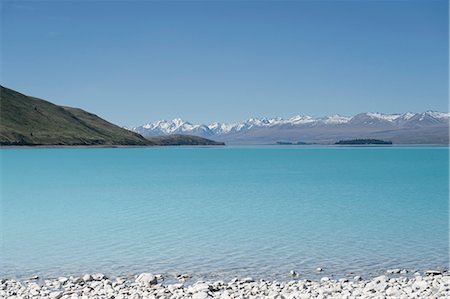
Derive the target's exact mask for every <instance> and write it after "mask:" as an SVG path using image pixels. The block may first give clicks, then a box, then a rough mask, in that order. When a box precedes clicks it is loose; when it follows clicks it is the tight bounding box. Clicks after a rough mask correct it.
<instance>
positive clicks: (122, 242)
mask: <svg viewBox="0 0 450 299" xmlns="http://www.w3.org/2000/svg"><path fill="white" fill-rule="evenodd" d="M0 153H1V206H0V209H1V224H0V225H1V227H0V231H1V234H2V235H1V241H0V242H1V251H0V277H18V278H20V277H27V276H31V275H40V276H42V277H55V276H60V275H79V274H82V273H89V272H103V273H105V274H109V275H126V274H134V273H139V272H152V273H165V274H167V275H172V274H173V275H175V274H180V273H189V274H191V275H193V276H194V277H196V278H203V279H229V278H232V277H234V276H239V277H244V276H252V277H254V278H265V279H283V278H286V279H288V276H287V273H288V272H289V271H290V270H296V271H297V272H299V273H300V274H301V275H302V276H303V277H314V276H315V275H317V273H315V271H314V269H315V268H317V267H322V268H324V272H323V273H321V274H320V275H325V274H326V275H327V276H333V275H335V276H344V275H347V274H348V273H350V272H352V273H355V274H358V275H366V276H368V275H377V274H379V273H380V272H382V271H384V270H386V269H389V268H405V269H409V270H411V271H413V270H425V269H429V268H442V267H447V266H448V263H449V251H448V250H449V236H448V232H449V231H448V228H449V225H448V211H449V209H448V197H449V188H448V181H449V176H448V164H449V157H448V153H449V150H448V148H446V147H435V148H434V147H380V148H377V147H376V148H372V147H368V148H360V147H358V148H352V147H349V148H335V147H329V148H327V147H324V148H310V147H220V148H197V147H195V148H194V147H181V148H118V149H106V148H96V149H83V148H76V149H1V150H0Z"/></svg>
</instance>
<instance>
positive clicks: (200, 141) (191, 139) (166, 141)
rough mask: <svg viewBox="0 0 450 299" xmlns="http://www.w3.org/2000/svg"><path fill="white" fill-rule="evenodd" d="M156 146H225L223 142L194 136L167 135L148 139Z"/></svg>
mask: <svg viewBox="0 0 450 299" xmlns="http://www.w3.org/2000/svg"><path fill="white" fill-rule="evenodd" d="M146 138H147V140H149V141H151V142H152V143H154V144H156V145H225V143H223V142H217V141H214V140H210V139H206V138H202V137H198V136H192V135H181V134H175V135H167V136H151V137H146Z"/></svg>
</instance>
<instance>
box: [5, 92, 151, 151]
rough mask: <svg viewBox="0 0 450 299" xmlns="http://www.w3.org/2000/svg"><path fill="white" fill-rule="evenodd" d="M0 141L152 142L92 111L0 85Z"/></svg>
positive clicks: (6, 143)
mask: <svg viewBox="0 0 450 299" xmlns="http://www.w3.org/2000/svg"><path fill="white" fill-rule="evenodd" d="M0 145H153V143H152V142H151V141H148V140H146V139H145V138H144V137H142V136H141V135H139V134H137V133H134V132H131V131H128V130H125V129H123V128H121V127H119V126H116V125H114V124H111V123H109V122H107V121H106V120H104V119H102V118H100V117H98V116H97V115H95V114H92V113H88V112H86V111H84V110H81V109H77V108H69V107H62V106H58V105H55V104H52V103H50V102H47V101H44V100H41V99H38V98H33V97H29V96H26V95H23V94H21V93H19V92H16V91H14V90H12V89H9V88H5V87H3V86H0Z"/></svg>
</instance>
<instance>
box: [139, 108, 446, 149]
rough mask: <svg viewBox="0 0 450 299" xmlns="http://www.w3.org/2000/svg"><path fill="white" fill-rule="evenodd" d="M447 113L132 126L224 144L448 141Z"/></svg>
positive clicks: (175, 121)
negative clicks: (387, 140) (346, 140)
mask: <svg viewBox="0 0 450 299" xmlns="http://www.w3.org/2000/svg"><path fill="white" fill-rule="evenodd" d="M449 119H450V113H448V112H436V111H426V112H420V113H411V112H407V113H403V114H383V113H378V112H376V113H374V112H366V113H360V114H356V115H354V116H342V115H332V116H326V117H316V118H315V117H311V116H304V115H296V116H293V117H291V118H288V119H283V118H280V117H276V118H251V119H248V120H246V121H243V122H238V123H219V122H214V123H210V124H208V125H206V124H192V123H190V122H188V121H184V120H182V119H180V118H175V119H173V120H171V121H166V120H161V121H157V122H155V123H148V124H145V125H142V126H139V127H135V128H132V130H133V131H135V132H137V133H139V134H141V135H143V136H161V135H168V134H190V135H195V136H200V137H209V138H214V139H216V140H220V141H225V142H227V143H249V144H252V143H274V142H277V141H279V140H284V141H292V142H298V141H305V142H323V143H334V142H336V141H338V140H340V139H344V138H382V139H393V141H394V142H395V143H406V144H408V143H409V144H410V143H419V144H420V143H438V144H442V143H448V140H449V137H448V130H449Z"/></svg>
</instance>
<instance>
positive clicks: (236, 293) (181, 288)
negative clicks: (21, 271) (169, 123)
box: [0, 269, 450, 299]
mask: <svg viewBox="0 0 450 299" xmlns="http://www.w3.org/2000/svg"><path fill="white" fill-rule="evenodd" d="M405 271H406V270H401V269H391V270H387V271H386V274H383V275H380V276H377V277H373V278H368V279H365V278H362V277H361V276H354V277H353V278H340V279H337V278H330V277H327V276H326V275H324V276H323V277H321V278H320V279H319V280H310V279H304V278H295V277H292V278H291V279H290V280H285V281H277V280H263V279H260V280H254V279H252V278H250V277H247V278H234V279H231V280H229V281H224V280H214V281H201V280H200V281H195V282H189V279H190V277H189V276H188V275H179V276H178V282H169V283H165V277H164V275H160V274H155V275H153V274H151V273H141V274H139V275H133V276H127V277H107V276H105V275H104V274H101V273H97V274H85V275H82V276H75V277H74V276H71V277H64V276H61V277H58V278H54V279H46V280H43V279H40V278H39V277H37V276H36V277H31V278H30V279H28V280H15V279H0V297H5V298H23V297H26V296H28V297H39V298H51V299H69V298H70V299H77V298H115V299H120V298H123V299H124V298H134V299H140V298H161V299H163V298H173V299H176V298H192V299H206V298H223V299H226V298H286V299H296V298H325V297H326V298H380V296H381V297H383V298H385V297H386V298H448V297H449V296H450V274H449V273H448V272H447V271H439V270H429V271H425V272H415V273H407V272H405ZM290 274H291V275H292V276H295V275H296V274H297V273H296V272H291V273H290Z"/></svg>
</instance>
